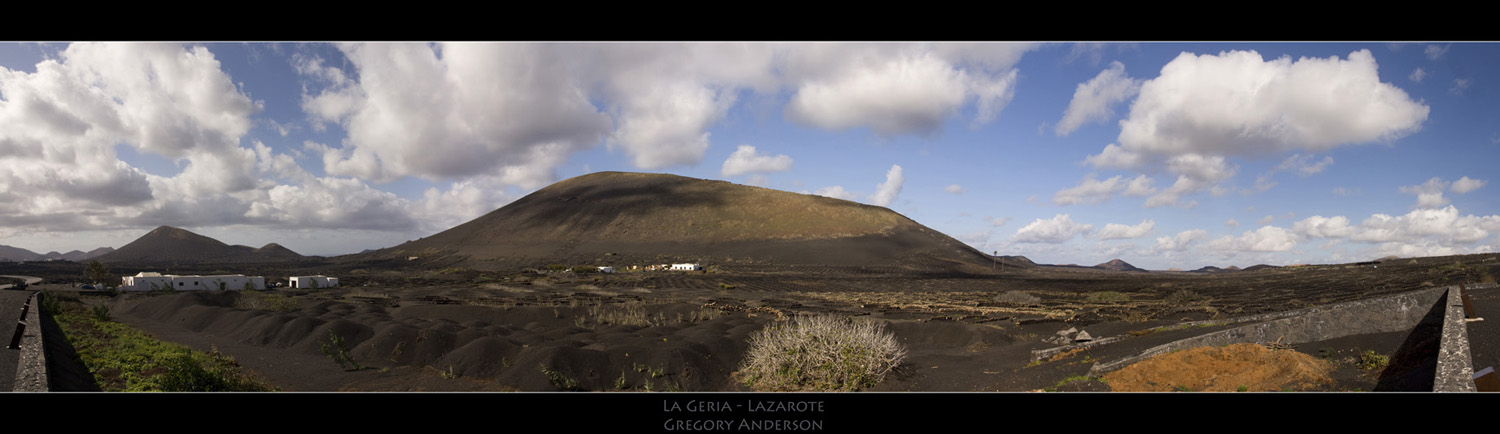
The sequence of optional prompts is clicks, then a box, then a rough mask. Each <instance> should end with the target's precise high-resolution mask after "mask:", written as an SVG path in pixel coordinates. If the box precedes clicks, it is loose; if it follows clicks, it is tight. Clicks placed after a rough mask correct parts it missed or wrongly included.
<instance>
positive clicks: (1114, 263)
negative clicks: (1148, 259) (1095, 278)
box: [1094, 259, 1146, 271]
mask: <svg viewBox="0 0 1500 434" xmlns="http://www.w3.org/2000/svg"><path fill="white" fill-rule="evenodd" d="M1094 268H1098V269H1101V270H1114V271H1146V270H1145V269H1143V268H1137V267H1136V266H1134V265H1130V263H1129V262H1125V261H1122V260H1119V259H1111V260H1110V261H1109V262H1105V263H1103V264H1099V265H1095V266H1094Z"/></svg>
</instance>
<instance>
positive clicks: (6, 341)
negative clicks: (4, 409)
mask: <svg viewBox="0 0 1500 434" xmlns="http://www.w3.org/2000/svg"><path fill="white" fill-rule="evenodd" d="M4 277H13V278H17V279H23V280H25V281H26V285H28V286H30V285H35V284H36V283H37V282H41V281H42V278H40V277H33V276H4ZM10 286H11V285H0V289H6V290H7V291H0V342H3V345H4V347H0V392H9V391H11V390H13V389H14V388H15V380H16V365H17V362H18V361H19V359H20V354H21V350H13V349H10V348H9V347H10V342H11V338H12V337H13V336H14V335H15V332H16V326H17V325H18V324H19V323H20V321H19V320H20V319H21V306H22V305H24V304H26V299H27V298H30V297H31V293H32V291H8V289H10ZM28 326H37V327H39V326H40V325H29V324H28Z"/></svg>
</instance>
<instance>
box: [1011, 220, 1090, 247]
mask: <svg viewBox="0 0 1500 434" xmlns="http://www.w3.org/2000/svg"><path fill="white" fill-rule="evenodd" d="M1093 229H1094V225H1092V224H1080V223H1074V222H1073V219H1072V218H1071V217H1068V215H1067V214H1058V215H1056V216H1053V217H1052V218H1051V219H1047V220H1043V219H1036V221H1033V222H1031V223H1029V224H1027V225H1026V226H1025V227H1022V228H1021V229H1018V230H1016V235H1015V236H1013V237H1011V241H1013V242H1017V243H1049V244H1057V243H1062V242H1064V241H1068V240H1070V239H1073V237H1074V236H1077V235H1079V234H1086V233H1088V232H1089V231H1090V230H1093Z"/></svg>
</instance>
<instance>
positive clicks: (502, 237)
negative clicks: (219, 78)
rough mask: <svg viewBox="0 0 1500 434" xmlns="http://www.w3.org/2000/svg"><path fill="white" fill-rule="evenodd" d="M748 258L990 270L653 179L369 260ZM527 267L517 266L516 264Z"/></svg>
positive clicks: (967, 251)
mask: <svg viewBox="0 0 1500 434" xmlns="http://www.w3.org/2000/svg"><path fill="white" fill-rule="evenodd" d="M605 253H611V254H612V255H610V256H611V257H614V258H618V259H616V260H618V261H631V262H638V261H656V260H658V259H659V258H661V259H663V260H665V259H666V258H681V259H682V260H715V259H717V260H723V259H725V258H732V259H734V260H736V261H739V260H741V259H749V260H750V261H752V262H760V263H771V264H807V265H814V264H817V265H898V266H905V267H912V268H919V269H949V270H952V269H968V270H974V271H976V272H977V271H978V270H988V269H989V268H991V267H992V266H993V261H994V260H993V259H991V257H990V256H989V255H986V254H984V253H982V252H980V251H978V250H975V249H974V248H973V247H970V246H968V245H967V244H964V243H963V242H960V241H958V240H955V239H953V238H952V237H949V236H947V235H944V234H942V233H940V232H938V231H935V230H932V229H930V228H928V227H926V226H923V225H921V224H919V223H917V222H915V221H912V220H911V219H909V218H906V217H905V216H903V215H901V214H898V213H896V212H895V211H891V210H890V209H888V208H885V207H879V206H871V205H865V204H861V203H856V202H851V201H847V200H842V199H834V198H830V197H824V196H817V195H811V194H798V193H791V192H786V191H780V190H773V189H769V188H761V187H753V186H745V185H738V184H733V183H730V182H725V181H714V180H704V179H696V178H689V177H683V176H677V175H667V174H656V173H628V172H598V173H591V174H587V175H582V176H578V177H574V178H570V179H566V180H563V181H559V182H557V183H555V184H552V185H550V186H547V187H544V188H542V189H540V190H537V191H536V192H534V193H531V194H529V195H527V196H526V197H523V198H520V199H517V200H516V201H514V202H511V203H510V204H507V205H505V206H504V207H501V208H499V209H497V210H495V211H492V212H490V213H488V214H485V215H483V216H480V217H478V218H476V219H474V220H471V221H469V222H467V223H464V224H461V225H458V226H456V227H454V228H452V229H448V230H446V231H443V232H440V233H437V234H435V235H432V236H429V237H426V238H423V239H420V240H416V241H411V242H407V243H404V244H401V245H398V246H395V247H390V248H386V249H381V250H379V251H376V252H372V253H368V254H365V255H358V256H360V257H363V258H368V259H396V258H400V259H404V258H406V257H408V256H422V257H429V256H435V255H442V256H445V257H449V258H454V259H459V258H462V259H459V260H464V261H469V262H471V263H484V262H487V261H495V260H510V259H516V260H522V261H529V262H536V263H546V262H542V261H582V260H590V259H593V258H599V257H602V256H605ZM523 258H524V259H523Z"/></svg>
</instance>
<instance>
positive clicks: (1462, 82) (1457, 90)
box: [1448, 78, 1474, 95]
mask: <svg viewBox="0 0 1500 434" xmlns="http://www.w3.org/2000/svg"><path fill="white" fill-rule="evenodd" d="M1473 86H1474V82H1473V81H1471V80H1469V79H1467V78H1455V79H1453V87H1450V88H1448V93H1451V94H1454V95H1463V94H1464V91H1466V90H1469V88H1470V87H1473Z"/></svg>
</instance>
